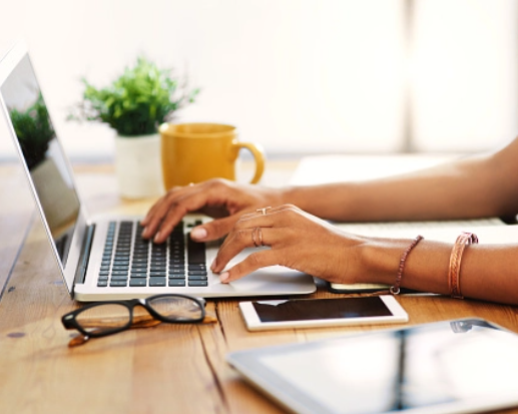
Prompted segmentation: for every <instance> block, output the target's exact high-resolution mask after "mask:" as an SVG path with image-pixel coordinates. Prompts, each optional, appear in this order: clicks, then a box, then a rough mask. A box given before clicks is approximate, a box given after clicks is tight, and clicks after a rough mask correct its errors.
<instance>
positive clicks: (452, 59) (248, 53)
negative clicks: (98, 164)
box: [0, 0, 518, 158]
mask: <svg viewBox="0 0 518 414" xmlns="http://www.w3.org/2000/svg"><path fill="white" fill-rule="evenodd" d="M404 5H405V0H189V1H185V0H183V1H180V0H148V1H147V2H142V1H136V0H111V1H109V0H74V1H70V0H46V1H38V0H17V1H16V2H13V1H12V0H0V53H3V52H5V51H6V50H8V48H9V47H10V46H11V45H12V44H13V43H14V42H15V41H16V39H19V38H23V39H25V40H26V41H27V43H28V44H29V47H30V50H31V55H32V58H33V63H34V64H35V68H36V71H37V74H38V76H39V79H40V82H41V83H42V85H43V91H44V94H45V96H46V99H47V102H48V104H49V106H50V110H51V113H52V114H53V115H54V118H55V123H56V128H57V130H58V132H59V133H61V136H62V138H63V140H64V143H65V146H66V147H67V148H68V149H69V151H70V152H71V153H72V155H73V156H74V157H76V158H81V157H82V158H85V157H86V158H91V157H101V158H109V157H111V154H112V151H113V149H112V141H111V139H110V138H111V132H110V131H109V130H108V129H107V128H105V127H103V126H98V125H88V126H85V125H80V126H78V125H76V124H71V123H70V122H65V121H64V117H65V114H66V112H67V108H68V107H70V106H71V105H72V104H73V103H74V102H76V101H77V100H78V99H79V97H80V95H81V85H80V83H79V78H80V77H81V76H86V77H87V78H88V79H89V80H91V81H92V82H93V83H95V84H97V85H99V86H102V85H104V84H105V83H106V82H108V81H109V80H110V79H112V78H113V77H114V76H115V75H116V74H117V73H118V72H119V71H120V70H121V68H122V67H123V66H124V65H126V64H128V63H131V62H132V61H133V60H134V59H135V57H136V56H137V55H138V54H139V53H145V54H146V55H147V56H148V57H149V58H151V59H154V60H156V61H158V62H159V63H160V64H162V65H164V66H174V67H175V68H177V70H178V73H179V74H182V75H183V74H186V73H188V74H189V77H190V81H191V84H192V85H193V86H199V87H201V88H202V92H201V95H200V97H199V99H198V102H197V103H196V104H195V105H193V106H191V107H189V108H188V109H186V110H185V111H183V113H182V114H181V117H180V120H182V121H189V120H195V121H216V122H226V123H233V124H236V125H237V126H238V127H239V128H240V130H241V139H242V140H250V141H255V142H260V143H261V144H262V145H263V146H264V147H265V148H266V150H267V152H268V153H269V154H293V153H315V152H318V153H325V152H387V151H398V150H399V149H400V148H401V145H402V142H403V136H404V122H403V116H404V112H405V107H404V105H405V82H406V81H407V80H408V79H410V78H408V77H407V75H408V68H409V66H408V61H407V59H406V58H407V56H406V55H405V45H406V43H405V38H404V24H403V18H404ZM416 15H417V22H418V23H419V30H417V35H418V36H417V43H416V44H415V47H416V49H417V50H418V52H417V53H416V54H415V55H414V60H413V65H412V68H413V75H414V76H413V78H412V79H413V80H414V81H415V82H416V83H415V89H414V91H415V92H417V93H418V94H419V96H418V97H417V98H415V99H414V102H415V104H416V107H415V113H416V115H417V118H416V122H415V123H414V135H415V136H416V148H417V149H420V150H433V151H439V150H448V149H454V150H465V149H468V148H469V149H474V150H477V149H483V148H488V147H491V146H493V145H494V144H495V142H498V141H500V140H504V139H509V138H510V137H512V136H514V134H515V133H516V130H517V121H516V120H517V116H516V113H517V107H518V105H517V102H516V91H517V89H518V88H517V86H516V73H517V70H516V69H517V68H516V62H515V55H516V51H515V49H516V48H515V46H516V44H515V37H516V36H515V34H516V27H515V26H516V23H515V20H516V18H515V17H516V16H517V13H516V6H515V2H514V1H513V0H449V1H446V0H416ZM479 29H483V30H479ZM459 51H462V53H459ZM481 63H483V65H481ZM430 79H433V82H431V81H430ZM474 86H476V87H474ZM468 92H469V93H468ZM1 122H2V123H1V124H0V157H1V155H2V154H4V155H5V154H9V153H10V151H11V149H10V143H9V142H8V141H7V137H6V136H5V135H6V129H5V125H4V123H3V119H2V121H1Z"/></svg>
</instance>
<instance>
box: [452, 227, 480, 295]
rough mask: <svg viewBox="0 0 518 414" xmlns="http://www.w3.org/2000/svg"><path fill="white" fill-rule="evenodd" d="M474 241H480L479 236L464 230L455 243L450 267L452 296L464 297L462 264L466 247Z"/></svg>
mask: <svg viewBox="0 0 518 414" xmlns="http://www.w3.org/2000/svg"><path fill="white" fill-rule="evenodd" d="M472 243H478V237H477V236H476V235H475V234H473V233H467V232H462V233H461V234H460V235H459V237H457V240H456V241H455V244H454V245H453V249H452V251H451V256H450V266H449V268H448V287H449V288H450V295H451V297H452V298H455V299H464V297H463V296H462V292H461V290H460V264H461V261H462V254H463V253H464V249H465V248H466V246H467V245H470V244H472Z"/></svg>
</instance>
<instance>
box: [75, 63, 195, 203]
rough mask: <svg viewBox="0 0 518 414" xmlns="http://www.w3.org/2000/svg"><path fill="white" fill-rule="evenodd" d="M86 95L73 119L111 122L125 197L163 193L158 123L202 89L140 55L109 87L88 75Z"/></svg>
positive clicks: (192, 99) (191, 100)
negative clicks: (189, 87) (95, 83)
mask: <svg viewBox="0 0 518 414" xmlns="http://www.w3.org/2000/svg"><path fill="white" fill-rule="evenodd" d="M82 82H83V84H84V86H85V89H84V93H83V99H82V101H81V102H80V103H79V105H78V107H77V112H76V113H75V114H72V115H71V118H72V119H83V120H88V121H99V122H104V123H106V124H108V125H109V126H110V127H111V128H113V129H114V130H115V131H116V133H117V135H116V138H115V170H116V173H117V177H118V181H119V190H120V192H121V195H122V196H125V197H129V198H141V197H151V196H156V195H159V194H160V193H161V192H162V191H163V185H162V174H161V169H160V166H161V162H160V137H159V134H158V127H159V125H160V124H162V123H163V122H168V121H171V119H172V118H173V116H174V114H175V112H176V111H177V110H179V109H180V108H182V107H184V106H185V105H187V104H189V103H192V102H194V99H195V97H196V95H197V94H198V93H199V90H198V89H193V90H190V91H188V90H187V83H186V82H185V81H183V82H182V83H181V82H180V80H179V79H177V78H175V77H173V75H172V70H171V69H160V68H158V66H157V65H156V64H155V63H153V62H151V61H149V60H147V59H145V58H143V57H139V58H138V59H137V62H136V64H135V65H134V66H132V67H127V68H125V70H124V72H123V74H122V75H121V76H119V77H118V78H117V79H115V80H114V81H113V82H112V83H111V84H110V85H108V86H106V87H104V88H96V87H94V86H93V85H92V84H90V83H89V82H88V81H87V80H86V79H83V80H82Z"/></svg>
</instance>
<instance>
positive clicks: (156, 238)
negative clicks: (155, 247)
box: [153, 232, 160, 242]
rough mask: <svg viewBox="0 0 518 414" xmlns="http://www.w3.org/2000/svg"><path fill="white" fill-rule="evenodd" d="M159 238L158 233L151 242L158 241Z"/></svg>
mask: <svg viewBox="0 0 518 414" xmlns="http://www.w3.org/2000/svg"><path fill="white" fill-rule="evenodd" d="M159 238H160V232H158V233H157V234H155V237H154V238H153V241H155V242H156V241H158V239H159Z"/></svg>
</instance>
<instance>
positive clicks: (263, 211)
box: [255, 206, 271, 216]
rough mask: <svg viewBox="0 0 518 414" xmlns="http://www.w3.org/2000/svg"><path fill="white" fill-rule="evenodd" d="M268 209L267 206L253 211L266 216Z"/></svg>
mask: <svg viewBox="0 0 518 414" xmlns="http://www.w3.org/2000/svg"><path fill="white" fill-rule="evenodd" d="M269 208H271V207H270V206H268V207H263V208H258V209H257V210H255V211H257V212H258V213H262V215H263V216H265V215H266V210H268V209H269Z"/></svg>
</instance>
